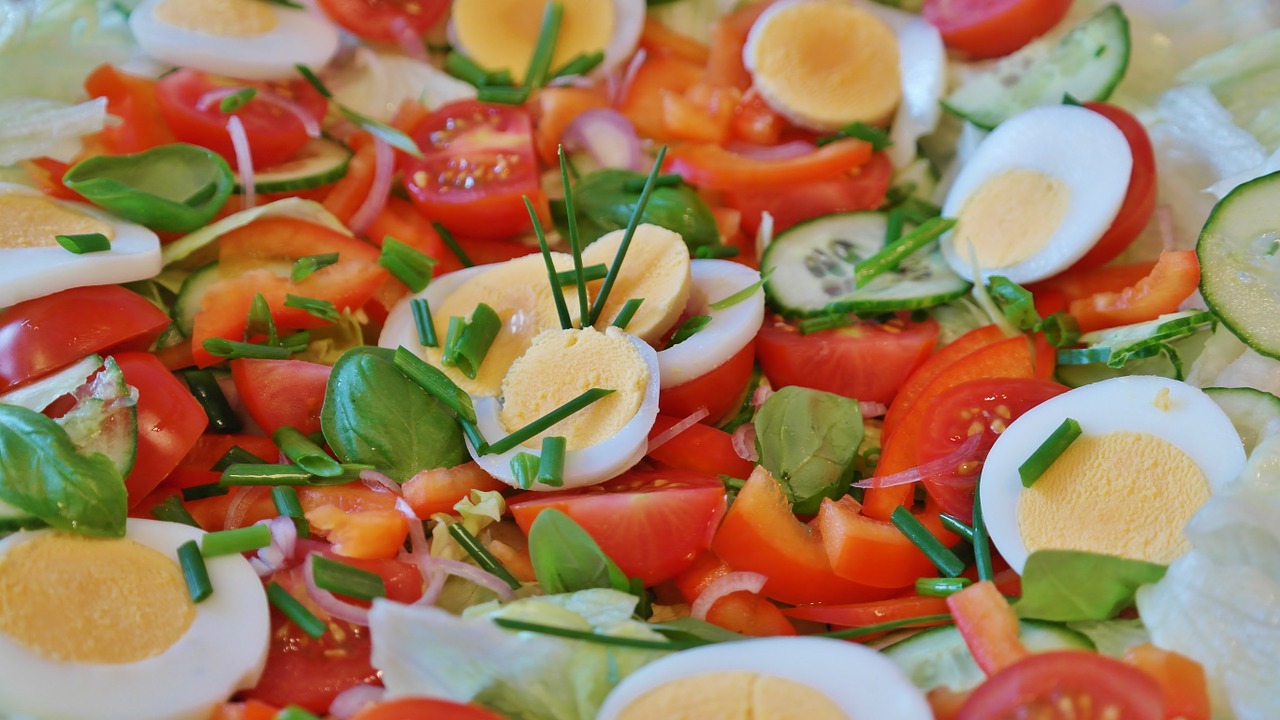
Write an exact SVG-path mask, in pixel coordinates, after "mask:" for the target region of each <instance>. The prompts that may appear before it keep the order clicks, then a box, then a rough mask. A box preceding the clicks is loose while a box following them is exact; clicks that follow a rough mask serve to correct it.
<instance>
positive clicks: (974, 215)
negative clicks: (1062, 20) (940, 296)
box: [942, 105, 1133, 283]
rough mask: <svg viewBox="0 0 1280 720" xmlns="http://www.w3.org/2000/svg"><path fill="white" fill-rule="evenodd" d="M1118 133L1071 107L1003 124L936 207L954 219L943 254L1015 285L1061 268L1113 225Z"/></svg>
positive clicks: (966, 270) (961, 269) (1129, 159)
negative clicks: (944, 199)
mask: <svg viewBox="0 0 1280 720" xmlns="http://www.w3.org/2000/svg"><path fill="white" fill-rule="evenodd" d="M1132 168H1133V154H1132V152H1131V151H1130V150H1129V143H1128V141H1126V140H1125V138H1124V134H1123V133H1121V132H1120V130H1119V129H1118V128H1116V126H1115V125H1114V124H1113V123H1112V122H1111V121H1110V120H1107V119H1106V118H1104V117H1103V116H1101V115H1099V114H1098V113H1095V112H1093V111H1092V110H1088V109H1086V108H1083V107H1077V106H1073V105H1052V106H1045V107H1038V108H1033V109H1031V110H1027V111H1025V112H1022V113H1019V114H1018V115H1015V116H1014V117H1012V118H1010V119H1008V120H1006V121H1004V122H1003V123H1001V124H1000V125H999V127H997V128H996V129H995V131H994V132H992V133H991V134H990V135H988V136H987V137H986V139H985V140H983V141H982V144H981V145H979V146H978V149H977V151H976V152H975V153H974V155H973V157H972V158H971V159H970V160H969V162H968V163H966V164H965V166H964V167H963V168H961V169H960V173H959V175H958V176H957V177H956V180H955V183H954V184H953V185H952V186H951V189H950V191H949V192H948V193H947V198H946V201H945V202H944V203H943V206H942V214H943V215H944V216H946V217H950V218H955V219H956V221H957V222H956V226H955V227H954V228H953V229H952V230H951V232H950V233H948V234H947V235H946V236H945V237H943V239H942V254H943V257H944V258H946V261H947V264H949V265H950V266H951V269H953V270H955V271H956V273H957V274H959V275H960V276H962V277H965V278H967V279H969V280H977V279H978V278H975V277H974V272H975V267H976V270H978V271H980V272H981V273H982V275H983V276H984V277H987V276H991V275H1003V276H1005V277H1007V278H1009V279H1010V280H1012V281H1014V282H1017V283H1028V282H1034V281H1036V280H1042V279H1044V278H1047V277H1049V276H1051V275H1054V274H1056V273H1058V272H1060V271H1062V270H1065V269H1066V268H1068V267H1069V266H1070V265H1071V264H1072V263H1074V262H1075V261H1076V260H1079V259H1080V258H1081V257H1083V256H1084V254H1085V253H1087V252H1088V251H1089V249H1090V248H1092V247H1093V245H1094V243H1096V242H1097V241H1098V239H1099V238H1100V237H1102V234H1103V233H1105V232H1106V231H1107V228H1109V227H1111V222H1112V221H1113V220H1114V219H1115V217H1116V213H1117V212H1118V211H1119V210H1120V205H1121V203H1122V202H1124V196H1125V192H1126V191H1127V190H1128V187H1129V173H1130V171H1131V170H1132Z"/></svg>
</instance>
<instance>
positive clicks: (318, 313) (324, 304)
mask: <svg viewBox="0 0 1280 720" xmlns="http://www.w3.org/2000/svg"><path fill="white" fill-rule="evenodd" d="M284 306H285V307H287V308H294V309H295V310H301V311H303V312H305V313H306V314H308V315H310V316H311V317H314V318H319V319H321V320H324V321H325V322H330V323H337V322H339V321H340V320H342V315H341V314H340V313H339V312H338V308H337V307H336V306H335V305H334V304H333V303H332V302H330V301H328V300H317V299H316V298H309V297H302V296H301V295H290V294H286V295H285V296H284Z"/></svg>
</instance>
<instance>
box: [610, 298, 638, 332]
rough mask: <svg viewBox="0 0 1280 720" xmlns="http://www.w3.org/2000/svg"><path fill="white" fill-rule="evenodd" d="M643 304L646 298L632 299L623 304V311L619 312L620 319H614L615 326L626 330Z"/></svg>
mask: <svg viewBox="0 0 1280 720" xmlns="http://www.w3.org/2000/svg"><path fill="white" fill-rule="evenodd" d="M643 302H644V298H631V299H630V300H628V301H626V302H625V303H623V305H622V309H621V310H619V311H618V317H616V318H614V319H613V326H614V327H616V328H621V329H623V330H626V329H627V324H628V323H630V322H631V319H632V318H634V317H635V316H636V311H637V310H639V309H640V305H641V303H643Z"/></svg>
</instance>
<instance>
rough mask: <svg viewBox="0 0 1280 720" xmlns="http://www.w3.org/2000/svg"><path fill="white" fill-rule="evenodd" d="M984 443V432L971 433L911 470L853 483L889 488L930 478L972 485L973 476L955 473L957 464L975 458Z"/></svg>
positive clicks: (933, 480) (936, 480)
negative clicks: (947, 450) (937, 456)
mask: <svg viewBox="0 0 1280 720" xmlns="http://www.w3.org/2000/svg"><path fill="white" fill-rule="evenodd" d="M981 443H982V433H976V434H973V435H970V436H969V437H968V439H966V440H965V441H964V442H963V443H960V445H959V446H958V447H956V449H955V450H952V451H951V452H949V453H947V454H946V455H943V456H942V457H940V458H938V459H937V460H930V461H929V462H927V463H923V464H921V465H917V466H916V467H913V468H911V469H910V470H903V471H902V472H899V473H894V474H892V475H885V476H884V477H873V478H867V479H866V480H863V481H861V482H856V483H854V484H853V486H854V487H860V488H887V487H897V486H898V485H910V484H911V483H914V482H920V481H922V480H929V481H932V482H937V483H941V484H944V485H955V486H963V485H968V486H972V485H973V484H974V482H975V478H974V477H973V476H968V477H962V476H957V475H956V474H955V470H956V466H957V465H959V464H961V463H963V462H968V461H971V460H973V459H974V452H975V451H976V450H977V449H978V446H979V445H980V444H981Z"/></svg>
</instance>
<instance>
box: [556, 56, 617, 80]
mask: <svg viewBox="0 0 1280 720" xmlns="http://www.w3.org/2000/svg"><path fill="white" fill-rule="evenodd" d="M602 62H604V52H603V51H600V50H597V51H595V52H593V53H578V54H577V55H574V56H573V57H572V58H569V61H568V62H566V63H565V64H563V65H561V66H560V67H558V68H556V69H555V70H552V71H551V77H552V78H553V79H554V78H562V77H567V76H570V75H586V74H587V73H589V72H591V71H592V70H595V69H596V66H597V65H599V64H600V63H602Z"/></svg>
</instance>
